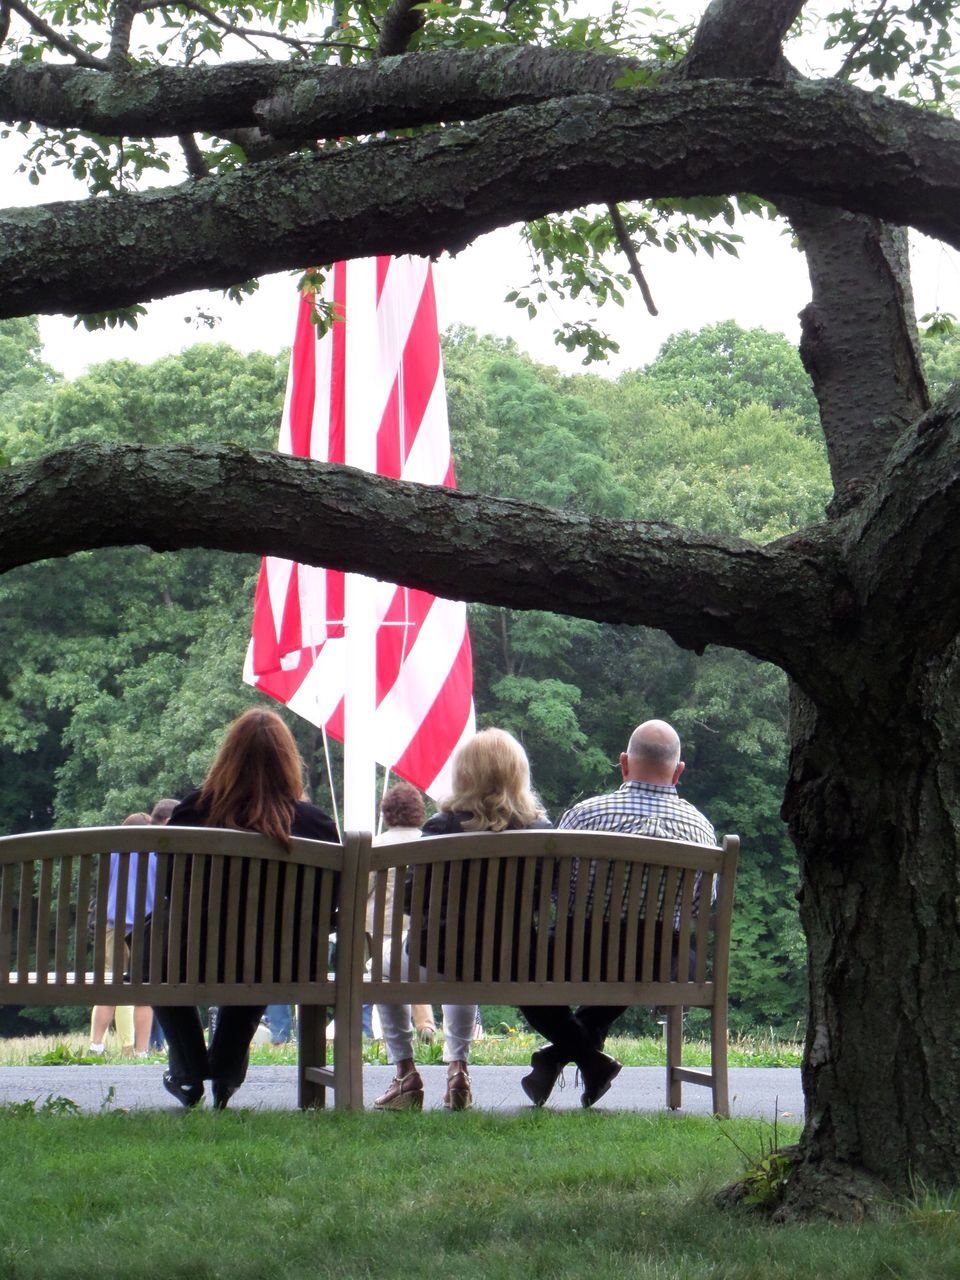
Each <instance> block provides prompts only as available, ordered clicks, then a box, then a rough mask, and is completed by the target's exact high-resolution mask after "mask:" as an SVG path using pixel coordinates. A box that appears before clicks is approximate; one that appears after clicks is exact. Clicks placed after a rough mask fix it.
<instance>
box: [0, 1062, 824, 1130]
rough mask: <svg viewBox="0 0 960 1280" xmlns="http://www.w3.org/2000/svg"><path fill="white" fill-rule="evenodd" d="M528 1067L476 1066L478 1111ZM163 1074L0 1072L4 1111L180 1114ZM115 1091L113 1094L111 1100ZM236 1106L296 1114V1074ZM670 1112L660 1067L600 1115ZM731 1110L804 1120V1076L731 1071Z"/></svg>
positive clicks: (433, 1082)
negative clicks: (60, 1100) (48, 1106)
mask: <svg viewBox="0 0 960 1280" xmlns="http://www.w3.org/2000/svg"><path fill="white" fill-rule="evenodd" d="M525 1071H526V1068H525V1067H474V1068H473V1070H472V1072H471V1077H472V1080H473V1094H474V1101H475V1104H476V1106H478V1107H482V1108H483V1109H484V1110H489V1111H503V1112H510V1111H518V1110H521V1109H523V1108H524V1107H529V1105H530V1104H529V1103H528V1102H527V1100H526V1098H525V1097H524V1095H523V1092H522V1090H521V1088H520V1077H521V1076H522V1075H524V1073H525ZM421 1072H422V1074H423V1077H424V1088H425V1091H426V1104H425V1105H426V1106H427V1107H428V1108H434V1107H439V1106H440V1105H441V1103H442V1099H443V1089H444V1077H445V1070H444V1068H443V1067H421ZM162 1074H163V1067H162V1066H161V1065H160V1064H159V1063H151V1064H149V1065H147V1066H133V1065H130V1066H126V1065H124V1066H110V1065H102V1066H101V1065H99V1064H98V1065H97V1066H90V1067H0V1104H3V1103H7V1102H22V1101H24V1100H26V1099H38V1100H39V1101H41V1102H42V1101H43V1100H44V1099H45V1098H47V1097H48V1096H53V1097H64V1098H70V1099H71V1100H72V1101H74V1102H75V1103H76V1104H77V1105H78V1106H79V1107H80V1108H81V1110H83V1111H89V1112H95V1111H99V1110H100V1109H101V1108H102V1107H112V1108H118V1107H125V1108H129V1109H131V1110H138V1109H141V1108H152V1109H156V1108H160V1109H165V1110H167V1109H168V1110H176V1111H179V1110H180V1107H179V1104H178V1103H177V1102H175V1101H174V1099H173V1098H171V1097H170V1096H169V1094H168V1093H167V1092H166V1091H165V1090H164V1088H163V1086H162V1085H161V1083H160V1077H161V1075H162ZM391 1075H392V1071H391V1069H390V1068H389V1067H364V1071H363V1093H364V1102H365V1104H366V1105H367V1106H370V1105H371V1104H372V1102H373V1100H374V1098H376V1096H377V1095H378V1094H379V1093H382V1091H383V1090H384V1089H385V1088H386V1087H387V1085H388V1084H389V1082H390V1078H391ZM566 1081H567V1084H566V1088H564V1089H560V1088H557V1089H555V1090H554V1092H553V1095H552V1096H551V1098H550V1103H549V1106H550V1107H551V1108H556V1109H557V1110H569V1109H571V1108H578V1107H579V1105H580V1094H579V1091H578V1090H577V1088H576V1086H575V1084H574V1072H573V1069H572V1068H568V1070H567V1072H566ZM111 1090H113V1093H112V1094H111ZM233 1105H234V1106H238V1105H239V1106H243V1107H251V1108H255V1109H263V1110H293V1109H294V1108H295V1107H296V1105H297V1082H296V1068H294V1067H251V1068H250V1072H249V1075H248V1076H247V1082H246V1084H245V1085H244V1087H243V1089H242V1090H241V1092H240V1093H238V1094H237V1097H236V1099H235V1101H234V1104H233ZM663 1106H664V1070H663V1068H662V1067H624V1069H623V1071H622V1072H621V1073H620V1075H619V1076H618V1077H617V1079H616V1081H615V1083H614V1085H613V1087H612V1089H611V1090H610V1092H609V1093H608V1094H607V1096H606V1097H605V1098H602V1099H601V1100H600V1102H599V1103H597V1106H596V1110H613V1111H660V1110H661V1109H662V1108H663ZM683 1110H684V1111H685V1112H687V1113H688V1114H691V1115H709V1114H710V1091H709V1090H708V1089H703V1088H699V1087H697V1086H693V1085H684V1087H683ZM730 1110H731V1113H732V1114H733V1115H735V1116H757V1117H761V1118H763V1119H764V1120H770V1121H772V1120H773V1118H774V1115H775V1114H776V1115H778V1116H779V1117H780V1118H781V1119H790V1120H798V1121H799V1120H801V1119H802V1118H803V1095H802V1092H801V1088H800V1071H799V1068H796V1067H731V1068H730Z"/></svg>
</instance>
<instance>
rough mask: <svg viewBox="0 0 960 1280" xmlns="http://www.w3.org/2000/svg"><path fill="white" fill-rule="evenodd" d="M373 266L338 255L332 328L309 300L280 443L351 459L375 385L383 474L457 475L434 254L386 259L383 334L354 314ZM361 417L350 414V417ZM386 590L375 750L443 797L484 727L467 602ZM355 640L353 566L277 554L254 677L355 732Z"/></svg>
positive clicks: (312, 715) (445, 478)
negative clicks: (477, 726) (354, 382)
mask: <svg viewBox="0 0 960 1280" xmlns="http://www.w3.org/2000/svg"><path fill="white" fill-rule="evenodd" d="M368 266H369V264H365V263H346V262H338V263H337V264H336V265H335V267H334V268H333V271H332V273H331V274H332V279H329V278H328V282H327V283H328V289H329V295H328V296H330V297H331V298H332V300H333V301H334V303H335V304H336V306H337V309H338V314H340V315H342V316H343V318H344V322H343V323H341V322H339V321H337V322H335V323H334V324H333V326H332V328H331V330H330V331H329V332H328V333H327V334H326V335H325V337H323V338H322V339H321V340H320V341H317V338H316V327H315V326H314V325H313V324H312V323H311V321H310V313H311V309H312V300H311V299H310V298H304V299H303V300H302V301H301V304H300V311H299V315H298V318H297V329H296V336H295V339H294V345H293V351H292V354H291V361H290V374H289V377H288V381H287V396H286V404H285V406H284V415H283V425H282V427H281V432H280V444H279V448H280V450H281V451H282V452H286V453H292V454H295V455H297V456H300V457H309V458H315V459H317V460H318V461H323V462H344V461H345V460H346V458H347V456H348V449H347V440H346V422H347V410H346V406H347V403H348V399H349V397H350V396H351V395H354V394H359V393H360V391H362V395H363V398H364V400H365V402H366V403H367V404H369V405H370V406H371V408H370V412H369V414H365V415H364V417H363V428H364V429H366V424H367V421H368V420H369V430H370V431H371V432H372V433H375V441H374V439H373V438H370V439H369V440H367V441H366V442H361V443H366V444H367V445H368V446H369V447H368V448H367V449H366V450H365V452H366V455H367V456H368V457H370V458H371V460H372V459H373V457H374V456H375V458H376V471H377V473H378V474H380V475H384V476H391V477H394V478H398V479H403V480H415V481H418V482H420V483H421V484H439V485H445V486H447V487H453V485H454V475H453V460H452V457H451V453H450V437H449V431H448V427H447V408H446V394H445V391H444V383H443V368H442V365H441V361H440V342H439V337H438V333H437V315H436V302H435V298H434V292H433V277H432V274H431V271H430V263H429V262H428V261H427V260H425V259H422V258H387V257H384V258H378V259H377V261H376V332H375V333H371V332H370V331H369V328H368V327H367V326H365V325H363V324H361V325H360V326H357V325H356V324H355V325H354V326H353V327H351V323H350V309H351V308H350V298H351V274H352V272H356V271H359V270H360V269H361V268H364V267H368ZM361 314H362V313H361V311H360V309H359V307H358V308H357V309H356V315H357V316H358V317H359V316H360V315H361ZM348 343H357V344H363V347H362V350H363V359H362V360H360V361H357V360H356V359H351V360H348V359H347V344H348ZM368 352H369V356H367V353H368ZM351 355H355V350H354V352H351ZM358 368H361V369H363V370H364V376H365V378H366V379H367V381H366V383H365V385H364V386H363V387H362V389H358V390H357V392H355V391H354V389H353V388H352V387H351V386H350V385H349V380H350V377H351V376H353V377H355V376H357V375H356V374H352V375H351V374H349V373H348V370H351V369H352V370H356V369H358ZM355 422H356V419H355V418H351V423H352V426H351V430H355V429H356V426H355V425H354V424H355ZM374 446H375V453H374ZM355 452H356V451H355V450H350V451H349V453H350V456H351V457H353V456H355ZM375 599H376V605H375V615H376V711H375V713H374V725H373V740H374V741H373V748H374V752H375V755H376V758H377V759H378V760H379V762H380V763H381V764H384V765H387V766H389V767H390V768H392V769H394V770H395V771H396V772H397V773H398V774H399V775H400V776H401V777H403V778H406V779H408V781H410V782H412V783H414V785H416V786H418V787H421V788H422V789H423V790H424V791H426V792H427V793H428V794H430V795H432V796H434V797H435V798H440V797H442V796H443V795H445V794H447V792H448V791H449V789H450V778H449V766H450V759H451V756H452V755H453V752H454V751H455V750H456V748H457V746H458V745H459V743H460V742H461V741H463V740H464V739H466V738H467V737H469V736H470V735H472V733H473V732H474V712H473V668H472V660H471V656H470V638H469V635H468V632H467V618H466V606H465V605H464V604H462V603H460V602H457V601H451V600H442V599H440V598H438V597H436V596H432V595H429V594H428V593H427V592H425V591H417V590H413V589H409V588H406V587H398V586H395V585H394V584H392V583H387V582H378V583H377V584H376V589H375ZM347 643H348V639H347V636H346V634H345V630H344V575H343V574H342V573H340V572H338V571H336V570H327V569H316V568H312V567H310V566H307V565H298V564H294V563H292V562H290V561H288V560H277V559H275V558H274V557H268V558H266V559H265V560H264V561H263V564H262V567H261V570H260V580H259V582H258V584H257V592H256V599H255V602H254V614H253V626H252V639H251V643H250V648H249V651H248V654H247V662H246V665H245V669H244V679H245V680H247V681H248V682H249V683H251V684H253V685H255V686H256V687H257V688H258V689H261V690H263V692H264V693H267V694H269V695H270V696H271V697H274V698H276V699H278V700H279V701H280V702H283V703H286V705H287V706H288V707H290V709H291V710H292V711H295V712H296V713H297V714H298V715H300V716H303V717H304V718H305V719H306V720H309V721H310V722H311V723H313V724H317V725H325V726H326V728H327V731H328V732H329V733H330V734H332V735H333V736H334V737H337V738H342V737H343V697H344V691H345V681H346V663H345V652H344V650H345V646H346V644H347Z"/></svg>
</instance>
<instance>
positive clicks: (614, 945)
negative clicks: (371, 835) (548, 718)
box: [357, 830, 740, 1006]
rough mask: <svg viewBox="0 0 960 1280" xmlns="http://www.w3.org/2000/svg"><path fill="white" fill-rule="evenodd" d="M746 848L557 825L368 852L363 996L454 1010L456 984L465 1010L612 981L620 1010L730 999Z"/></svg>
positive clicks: (582, 990)
mask: <svg viewBox="0 0 960 1280" xmlns="http://www.w3.org/2000/svg"><path fill="white" fill-rule="evenodd" d="M739 843H740V842H739V839H738V838H737V837H736V836H725V837H724V840H723V846H722V848H709V847H705V846H702V845H696V844H687V843H685V842H682V841H677V840H661V839H655V838H653V837H647V836H628V835H613V834H608V833H599V832H574V831H562V832H561V831H550V830H546V831H516V832H501V833H498V834H496V835H494V834H489V833H483V834H471V835H455V836H441V837H431V838H429V839H423V840H415V841H412V842H410V843H403V844H389V845H382V846H374V847H372V848H369V850H368V849H367V848H366V847H363V848H362V850H361V853H362V857H363V858H364V860H365V861H367V865H368V869H369V873H370V881H369V883H370V902H369V904H368V908H367V927H368V932H369V934H370V950H371V955H372V961H371V964H370V971H369V974H368V976H367V978H366V981H365V983H364V993H365V994H364V999H365V1000H374V1001H381V1002H383V1003H389V1002H391V1000H392V1001H396V1000H398V999H401V998H402V999H404V1000H405V1001H407V1002H411V1003H423V1002H429V1001H442V1000H443V999H444V984H445V983H447V982H449V980H450V979H451V978H455V979H456V980H457V981H458V983H459V984H460V986H459V987H458V993H457V999H458V1001H462V1002H464V1003H471V1002H473V1001H475V1000H476V1001H478V1002H481V1003H482V1002H491V1003H510V1004H538V1003H564V1004H569V1003H572V1002H576V1001H578V1000H581V999H585V1000H592V1002H593V1003H596V996H597V991H596V984H597V983H600V982H603V983H604V984H605V987H604V995H603V1003H605V1004H611V1005H616V1004H659V1005H668V1004H681V1003H682V1004H684V1005H704V1006H710V1005H713V1004H714V1003H715V1002H720V1001H723V1002H725V1001H726V998H727V973H728V963H729V946H730V918H731V911H732V906H733V891H734V879H735V874H736V862H737V853H738V850H739ZM362 880H363V867H361V877H360V881H359V882H360V883H361V884H362ZM394 886H395V888H396V891H395V892H393V893H391V888H392V887H394ZM591 886H592V888H593V895H594V900H593V901H592V902H591ZM391 900H392V905H391ZM607 902H609V904H611V905H610V909H609V910H608V911H606V912H605V911H604V905H603V904H604V903H607ZM405 906H406V908H407V909H408V911H409V932H408V935H407V938H408V940H407V944H406V946H407V949H408V952H409V955H410V957H412V958H413V961H414V962H413V963H411V964H410V966H409V975H407V974H406V972H405V964H404V950H403V946H404V944H403V942H402V938H403V935H404V931H405V921H404V908H405ZM605 916H606V918H605ZM357 927H358V932H359V930H360V929H362V928H363V921H362V919H361V920H360V921H358V924H357ZM417 958H419V960H420V963H421V965H422V969H421V968H420V966H418V965H417V964H416V963H415V961H416V959H417ZM558 982H563V983H564V984H565V987H566V990H565V993H564V995H563V997H562V999H561V998H559V997H558V996H557V995H556V994H555V986H554V984H556V983H558ZM551 988H553V991H554V994H551Z"/></svg>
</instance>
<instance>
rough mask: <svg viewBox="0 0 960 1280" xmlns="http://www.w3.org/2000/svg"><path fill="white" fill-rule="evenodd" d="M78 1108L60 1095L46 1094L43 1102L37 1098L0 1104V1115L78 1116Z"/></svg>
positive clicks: (72, 1101)
mask: <svg viewBox="0 0 960 1280" xmlns="http://www.w3.org/2000/svg"><path fill="white" fill-rule="evenodd" d="M80 1114H81V1111H80V1108H79V1107H78V1106H77V1104H76V1103H75V1102H74V1100H73V1099H72V1098H64V1097H62V1096H61V1095H60V1094H53V1093H48V1094H47V1096H46V1097H45V1098H44V1100H43V1102H41V1101H40V1099H39V1098H26V1099H24V1101H23V1102H5V1103H3V1104H0V1115H5V1116H14V1117H20V1118H21V1119H22V1118H23V1117H25V1116H78V1115H80Z"/></svg>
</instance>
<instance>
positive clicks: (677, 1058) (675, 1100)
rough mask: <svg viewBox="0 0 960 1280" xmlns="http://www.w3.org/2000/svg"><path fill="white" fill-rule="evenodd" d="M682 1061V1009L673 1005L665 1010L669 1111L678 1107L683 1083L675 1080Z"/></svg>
mask: <svg viewBox="0 0 960 1280" xmlns="http://www.w3.org/2000/svg"><path fill="white" fill-rule="evenodd" d="M682 1060H683V1009H682V1007H681V1006H680V1005H675V1006H673V1007H672V1008H670V1009H668V1010H667V1106H668V1107H669V1108H670V1110H671V1111H677V1110H678V1109H679V1107H680V1097H681V1091H682V1089H683V1082H682V1081H681V1080H679V1079H678V1078H677V1075H676V1072H677V1071H678V1070H679V1069H680V1064H681V1062H682Z"/></svg>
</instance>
